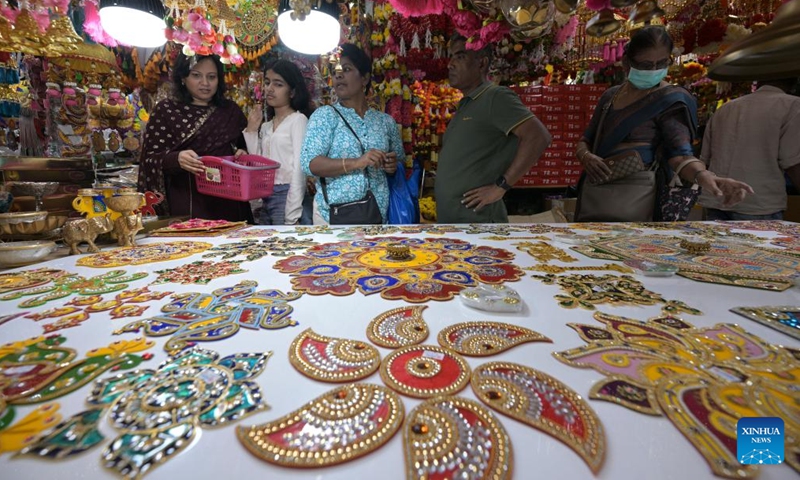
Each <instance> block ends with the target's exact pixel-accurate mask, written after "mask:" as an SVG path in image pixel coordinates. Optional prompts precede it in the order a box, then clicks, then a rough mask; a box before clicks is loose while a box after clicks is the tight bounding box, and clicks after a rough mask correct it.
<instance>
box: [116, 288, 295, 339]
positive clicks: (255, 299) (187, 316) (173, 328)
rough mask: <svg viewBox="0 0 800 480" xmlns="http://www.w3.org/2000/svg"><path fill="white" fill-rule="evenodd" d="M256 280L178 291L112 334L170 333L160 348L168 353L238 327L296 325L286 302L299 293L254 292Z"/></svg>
mask: <svg viewBox="0 0 800 480" xmlns="http://www.w3.org/2000/svg"><path fill="white" fill-rule="evenodd" d="M256 287H258V282H254V281H252V280H246V281H243V282H240V283H238V284H236V285H234V286H233V287H225V288H218V289H216V290H214V291H213V292H211V294H207V293H197V292H190V293H181V294H177V295H173V296H172V301H171V302H170V303H168V304H167V305H164V306H163V307H161V315H158V316H155V317H150V318H147V319H143V320H137V321H135V322H131V323H129V324H127V325H125V326H124V327H122V328H121V329H119V330H116V331H115V332H114V334H115V335H116V334H121V333H129V332H139V331H141V330H144V334H145V335H147V336H149V337H163V336H166V335H170V336H171V337H172V338H170V339H169V340H168V341H167V343H166V344H165V345H164V349H165V350H166V351H167V352H168V353H171V354H174V353H177V352H178V351H180V350H182V349H183V348H186V347H187V346H190V345H191V344H192V343H193V342H209V341H214V340H221V339H223V338H228V337H230V336H232V335H234V334H236V332H238V331H239V329H240V328H241V327H244V328H249V329H254V330H258V329H259V328H264V329H267V330H274V329H278V328H284V327H288V326H294V325H297V322H295V321H294V320H292V318H291V317H290V315H291V313H292V311H294V309H293V308H292V306H291V305H289V304H288V302H291V301H293V300H297V299H298V298H300V295H301V294H299V293H296V292H291V293H283V292H281V291H280V290H260V291H256Z"/></svg>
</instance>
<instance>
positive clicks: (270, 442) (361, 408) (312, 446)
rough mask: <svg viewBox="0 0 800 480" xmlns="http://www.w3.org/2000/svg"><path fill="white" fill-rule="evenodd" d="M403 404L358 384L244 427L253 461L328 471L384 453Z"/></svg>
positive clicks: (243, 440)
mask: <svg viewBox="0 0 800 480" xmlns="http://www.w3.org/2000/svg"><path fill="white" fill-rule="evenodd" d="M404 412H405V411H404V409H403V403H402V402H401V401H400V397H398V396H397V394H396V393H394V392H392V391H391V390H389V389H388V388H385V387H381V386H378V385H370V384H366V383H354V384H350V385H345V386H342V387H338V388H335V389H333V390H330V391H328V392H327V393H325V394H323V395H321V396H319V397H317V398H315V399H314V400H312V401H310V402H308V403H307V404H306V405H304V406H302V407H300V408H299V409H298V410H295V411H294V412H292V413H290V414H288V415H286V416H284V417H281V418H279V419H277V420H274V421H272V422H268V423H264V424H262V425H255V426H252V427H239V428H237V429H236V436H237V437H238V438H239V441H240V442H241V443H242V444H243V445H244V446H245V448H247V450H249V451H250V453H252V454H253V455H255V456H256V457H258V458H260V459H261V460H264V461H265V462H269V463H274V464H277V465H282V466H285V467H327V466H331V465H337V464H339V463H343V462H347V461H350V460H353V459H356V458H359V457H362V456H364V455H366V454H368V453H370V452H373V451H374V450H377V449H378V448H380V447H381V446H382V445H383V444H385V443H386V442H388V441H389V440H390V439H391V438H392V437H393V436H394V434H395V433H397V431H398V430H399V429H400V427H401V425H402V422H403V417H404Z"/></svg>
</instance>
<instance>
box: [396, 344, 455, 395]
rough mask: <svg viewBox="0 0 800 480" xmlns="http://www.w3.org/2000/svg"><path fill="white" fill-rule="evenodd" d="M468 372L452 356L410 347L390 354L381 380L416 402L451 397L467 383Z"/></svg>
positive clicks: (428, 347) (440, 350) (429, 347)
mask: <svg viewBox="0 0 800 480" xmlns="http://www.w3.org/2000/svg"><path fill="white" fill-rule="evenodd" d="M469 377H470V368H469V365H467V362H466V361H464V359H463V358H461V356H460V355H458V354H457V353H455V352H452V351H450V350H448V349H446V348H441V347H436V346H432V345H410V346H408V347H402V348H399V349H397V350H395V351H394V352H392V353H390V354H389V355H388V356H387V357H386V358H385V359H384V360H383V363H382V364H381V378H382V379H383V381H384V383H386V385H387V386H388V387H389V388H391V389H393V390H397V391H398V392H400V393H402V394H404V395H408V396H410V397H416V398H431V397H435V396H438V395H453V394H454V393H456V392H460V391H461V390H463V389H464V387H466V386H467V383H469Z"/></svg>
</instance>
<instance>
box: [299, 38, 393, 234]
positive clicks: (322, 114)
mask: <svg viewBox="0 0 800 480" xmlns="http://www.w3.org/2000/svg"><path fill="white" fill-rule="evenodd" d="M371 70H372V62H371V60H370V59H369V57H368V56H367V54H366V53H364V51H363V50H361V49H360V48H358V47H357V46H355V45H352V44H349V43H347V44H344V45H342V46H341V54H340V58H339V63H338V65H337V66H336V67H335V74H334V77H333V88H334V90H335V92H336V96H337V97H338V99H339V101H338V102H337V103H335V104H333V105H330V106H324V107H320V108H318V109H317V110H316V111H315V112H314V114H313V115H311V118H310V119H309V121H308V132H307V134H306V139H305V142H303V150H302V153H301V154H300V163H301V164H302V166H303V171H304V172H305V174H306V175H314V176H317V177H320V180H318V181H317V194H316V196H315V198H314V224H315V225H319V224H328V223H331V205H336V204H343V203H349V202H357V201H359V202H360V201H361V200H364V202H365V203H371V202H376V203H377V210H379V212H380V217H381V218H380V219H377V218H372V219H370V220H363V219H355V220H353V221H352V222H353V223H360V224H363V223H386V219H387V218H388V217H387V212H388V207H389V185H388V182H387V180H386V175H394V174H395V172H396V171H397V168H398V167H397V163H398V162H401V161H403V158H404V156H405V155H404V152H403V142H402V140H401V138H400V132H399V131H398V129H397V124H396V123H395V121H394V119H393V118H392V117H390V116H389V115H387V114H385V113H382V112H379V111H377V110H375V109H373V108H370V107H369V105H368V103H367V95H366V94H367V91H368V90H369V85H370V75H371ZM370 197H374V200H373V199H372V198H370ZM334 209H335V207H334ZM336 221H337V220H336V219H334V222H336Z"/></svg>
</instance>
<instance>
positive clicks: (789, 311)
mask: <svg viewBox="0 0 800 480" xmlns="http://www.w3.org/2000/svg"><path fill="white" fill-rule="evenodd" d="M731 312H733V313H738V314H739V315H741V316H743V317H747V318H749V319H750V320H753V321H756V322H758V323H760V324H762V325H766V326H768V327H772V328H774V329H775V330H778V331H779V332H783V333H785V334H786V335H789V336H790V337H794V338H796V339H798V340H800V306H796V305H795V306H782V307H735V308H731Z"/></svg>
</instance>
